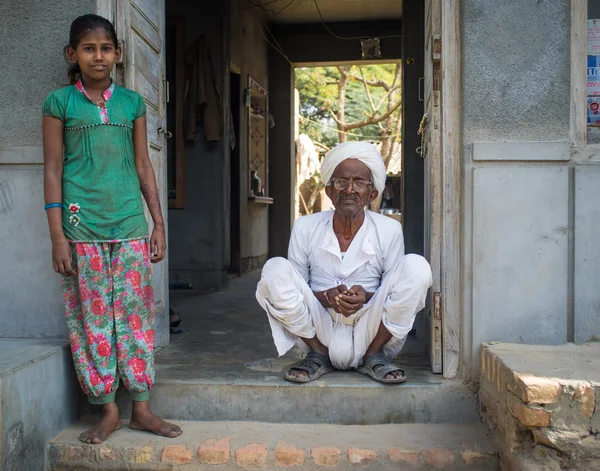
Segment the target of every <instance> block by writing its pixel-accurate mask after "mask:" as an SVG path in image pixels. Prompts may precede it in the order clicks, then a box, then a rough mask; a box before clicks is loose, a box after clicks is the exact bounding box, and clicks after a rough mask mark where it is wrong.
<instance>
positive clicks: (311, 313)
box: [256, 254, 432, 370]
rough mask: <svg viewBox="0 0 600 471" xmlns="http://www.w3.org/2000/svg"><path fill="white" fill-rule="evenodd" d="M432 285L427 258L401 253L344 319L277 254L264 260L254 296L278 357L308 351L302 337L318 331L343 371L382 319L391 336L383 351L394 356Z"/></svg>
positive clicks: (364, 347)
mask: <svg viewBox="0 0 600 471" xmlns="http://www.w3.org/2000/svg"><path fill="white" fill-rule="evenodd" d="M431 283H432V276H431V268H430V266H429V264H428V263H427V261H426V260H425V259H424V258H423V257H421V256H419V255H414V254H409V255H405V256H403V257H401V258H400V259H399V262H398V265H397V267H396V268H395V269H394V270H391V271H389V272H388V273H387V274H386V275H384V277H383V279H382V281H381V285H380V287H379V289H377V291H376V292H375V294H374V295H373V297H372V298H371V300H370V301H369V302H368V303H367V304H365V306H363V308H362V309H361V310H360V311H359V312H357V313H356V314H354V315H353V316H352V317H351V318H350V319H346V318H344V316H343V315H342V314H339V313H335V312H334V311H333V310H328V309H325V308H324V307H323V305H322V304H321V303H320V302H319V300H318V299H317V298H316V297H315V295H314V294H313V292H312V290H311V288H310V286H309V285H308V284H307V283H306V281H304V279H303V278H302V276H301V275H300V274H299V273H298V271H297V270H296V269H295V268H294V267H293V266H292V264H291V263H290V262H289V261H288V260H286V259H285V258H279V257H278V258H272V259H270V260H269V261H267V263H266V264H265V266H264V268H263V270H262V276H261V280H260V282H259V283H258V287H257V290H256V299H257V300H258V302H259V304H260V305H261V306H262V308H263V309H264V310H265V311H266V312H267V316H268V318H269V323H270V324H271V330H272V333H273V340H274V341H275V346H276V347H277V352H278V354H279V355H280V356H281V355H284V354H285V353H286V352H288V351H289V350H290V349H291V348H292V347H293V346H294V344H295V343H297V344H298V346H299V347H300V348H301V349H302V350H303V351H304V352H308V351H309V349H308V347H307V345H306V344H305V343H304V342H303V341H302V340H301V338H313V337H314V336H315V335H316V336H317V338H318V339H319V341H320V342H321V343H322V344H323V345H325V346H326V347H328V349H329V357H330V360H331V363H332V364H333V366H334V367H335V368H337V369H341V370H345V369H350V368H356V367H358V366H360V365H361V364H362V358H363V356H364V354H365V352H366V351H367V348H368V347H369V345H371V342H372V341H373V339H374V338H375V335H376V334H377V331H378V330H379V326H380V325H381V323H382V322H383V325H384V326H385V327H386V329H387V330H388V331H389V332H390V333H391V334H392V336H393V338H392V339H391V340H390V341H389V342H388V343H387V344H386V345H385V348H384V353H385V354H386V356H387V357H388V358H392V359H393V358H395V357H396V356H397V355H398V354H399V353H400V350H401V349H402V347H403V346H404V343H405V342H406V337H407V335H408V333H409V332H410V331H411V329H412V327H413V324H414V321H415V317H416V314H417V313H418V312H419V311H420V310H421V309H423V308H424V307H425V298H426V295H427V290H428V289H429V287H430V286H431ZM332 288H333V286H332ZM348 288H350V286H348ZM334 318H335V319H337V320H335V319H334ZM342 322H344V323H342Z"/></svg>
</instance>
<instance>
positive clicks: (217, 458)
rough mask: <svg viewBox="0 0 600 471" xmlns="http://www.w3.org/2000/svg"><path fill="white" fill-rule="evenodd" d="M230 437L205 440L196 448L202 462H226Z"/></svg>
mask: <svg viewBox="0 0 600 471" xmlns="http://www.w3.org/2000/svg"><path fill="white" fill-rule="evenodd" d="M230 441H231V439H230V437H225V438H221V439H220V440H206V441H205V442H204V443H202V445H200V449H199V450H198V457H199V458H200V463H202V464H226V463H227V462H228V461H229V453H230V449H231V445H230Z"/></svg>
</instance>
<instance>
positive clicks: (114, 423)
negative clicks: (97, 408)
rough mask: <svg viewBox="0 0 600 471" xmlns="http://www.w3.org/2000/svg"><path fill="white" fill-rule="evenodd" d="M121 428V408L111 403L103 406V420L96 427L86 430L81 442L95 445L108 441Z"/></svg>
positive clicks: (81, 436) (80, 437) (80, 436)
mask: <svg viewBox="0 0 600 471" xmlns="http://www.w3.org/2000/svg"><path fill="white" fill-rule="evenodd" d="M120 428H121V421H120V419H119V408H118V407H117V404H115V403H114V402H111V403H109V404H104V405H103V406H102V418H101V419H100V422H98V423H97V424H96V425H95V426H94V427H92V428H91V429H89V430H86V431H85V432H83V433H82V434H81V435H79V440H81V441H82V442H83V443H93V444H95V445H97V444H99V443H102V442H103V441H104V440H106V439H107V438H108V437H109V435H110V434H111V433H113V432H114V431H115V430H119V429H120Z"/></svg>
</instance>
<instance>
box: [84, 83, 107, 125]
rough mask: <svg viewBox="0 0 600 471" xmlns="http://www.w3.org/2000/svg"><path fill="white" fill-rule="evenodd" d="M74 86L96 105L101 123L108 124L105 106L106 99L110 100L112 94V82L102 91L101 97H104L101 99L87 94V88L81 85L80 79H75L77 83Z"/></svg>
mask: <svg viewBox="0 0 600 471" xmlns="http://www.w3.org/2000/svg"><path fill="white" fill-rule="evenodd" d="M75 87H76V88H77V90H79V91H80V92H81V93H83V94H84V95H85V96H86V97H87V99H88V100H90V101H91V102H92V103H94V104H95V105H96V106H97V107H98V113H99V114H100V121H102V123H104V124H110V122H109V120H108V110H107V108H106V102H107V101H108V100H110V97H111V96H112V94H113V92H114V91H115V84H114V82H113V83H111V84H110V87H108V88H107V89H106V90H104V92H103V93H102V98H103V99H104V100H102V101H94V100H92V97H91V96H90V95H89V93H88V92H87V90H86V89H85V88H84V87H83V83H82V82H81V80H78V81H77V83H76V84H75Z"/></svg>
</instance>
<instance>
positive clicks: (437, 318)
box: [419, 0, 443, 373]
mask: <svg viewBox="0 0 600 471" xmlns="http://www.w3.org/2000/svg"><path fill="white" fill-rule="evenodd" d="M441 26H442V21H441V2H439V1H438V0H426V1H425V62H424V69H425V77H424V80H423V82H424V83H423V88H424V110H425V114H424V115H423V119H422V120H421V126H420V128H419V133H420V134H421V155H422V156H423V158H424V159H425V257H426V258H427V260H428V261H429V263H430V265H431V270H432V272H433V285H432V287H431V289H430V290H429V293H428V297H427V307H426V309H425V319H426V323H427V327H428V335H427V350H428V353H429V358H430V360H431V369H432V371H433V372H434V373H442V368H443V365H442V356H443V351H442V309H441V279H442V267H441V264H442V256H441V248H442V139H441V132H442V112H441V76H442V74H441V52H442V51H441Z"/></svg>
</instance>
